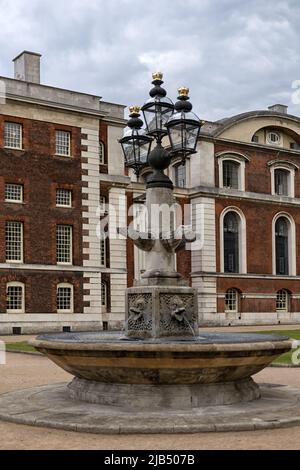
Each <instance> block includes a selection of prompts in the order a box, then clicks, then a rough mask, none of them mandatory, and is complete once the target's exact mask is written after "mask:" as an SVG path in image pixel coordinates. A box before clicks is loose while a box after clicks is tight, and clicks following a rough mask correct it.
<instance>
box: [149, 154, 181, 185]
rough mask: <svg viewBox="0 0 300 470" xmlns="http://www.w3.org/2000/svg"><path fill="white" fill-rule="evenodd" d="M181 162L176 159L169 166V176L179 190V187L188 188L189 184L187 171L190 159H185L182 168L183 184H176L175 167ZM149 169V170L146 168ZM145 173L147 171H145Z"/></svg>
mask: <svg viewBox="0 0 300 470" xmlns="http://www.w3.org/2000/svg"><path fill="white" fill-rule="evenodd" d="M181 164H182V162H181V160H176V161H174V163H173V164H172V166H171V168H170V170H171V171H170V173H169V176H170V177H171V179H172V180H173V182H174V186H175V188H176V189H177V190H179V191H180V190H181V189H186V188H189V184H190V177H189V171H190V160H189V159H187V160H186V161H185V165H184V168H185V186H176V168H177V167H178V166H181ZM148 171H149V170H148ZM145 173H147V172H145Z"/></svg>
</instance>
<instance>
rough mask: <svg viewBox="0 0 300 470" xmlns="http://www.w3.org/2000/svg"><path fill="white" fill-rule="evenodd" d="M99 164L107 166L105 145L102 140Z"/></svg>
mask: <svg viewBox="0 0 300 470" xmlns="http://www.w3.org/2000/svg"><path fill="white" fill-rule="evenodd" d="M99 164H100V165H105V145H104V143H103V142H102V141H101V140H100V142H99Z"/></svg>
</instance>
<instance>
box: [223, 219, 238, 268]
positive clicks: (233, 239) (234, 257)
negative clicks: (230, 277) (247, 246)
mask: <svg viewBox="0 0 300 470" xmlns="http://www.w3.org/2000/svg"><path fill="white" fill-rule="evenodd" d="M239 225H240V218H239V216H238V215H237V214H236V213H235V212H228V213H227V214H226V215H225V217H224V272H225V273H238V272H239V268H240V263H239V242H240V241H239V232H240V230H239Z"/></svg>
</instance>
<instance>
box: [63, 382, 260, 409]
mask: <svg viewBox="0 0 300 470" xmlns="http://www.w3.org/2000/svg"><path fill="white" fill-rule="evenodd" d="M68 390H69V394H70V397H71V398H72V399H73V400H78V401H84V402H88V403H93V404H98V405H103V406H116V407H120V408H125V409H130V408H132V410H145V409H148V410H153V409H157V410H159V409H164V410H168V409H171V410H172V409H173V410H178V409H181V410H188V409H190V410H192V409H193V408H199V407H203V406H218V405H232V404H235V403H240V402H249V401H253V400H256V399H258V398H260V390H259V386H258V385H257V384H256V383H255V382H254V380H253V379H252V378H247V379H243V380H239V381H235V382H223V383H210V384H193V385H177V386H176V387H174V385H138V384H116V383H114V384H112V383H101V382H94V381H91V380H84V379H79V378H77V377H76V378H74V380H73V381H72V382H71V383H70V384H69V385H68Z"/></svg>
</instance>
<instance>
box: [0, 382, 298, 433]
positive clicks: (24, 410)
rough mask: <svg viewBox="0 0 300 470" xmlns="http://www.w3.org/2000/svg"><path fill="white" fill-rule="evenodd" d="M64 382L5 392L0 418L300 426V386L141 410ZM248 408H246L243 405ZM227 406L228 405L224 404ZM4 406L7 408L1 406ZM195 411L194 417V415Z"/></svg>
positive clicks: (112, 428) (201, 427)
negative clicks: (79, 397)
mask: <svg viewBox="0 0 300 470" xmlns="http://www.w3.org/2000/svg"><path fill="white" fill-rule="evenodd" d="M65 386H66V384H55V385H51V386H49V385H48V386H41V387H35V388H30V389H27V390H21V391H18V392H8V393H5V394H3V395H1V396H0V406H1V409H2V412H0V420H3V421H6V422H11V423H15V424H23V425H29V426H37V427H41V428H43V427H44V428H50V429H60V430H65V431H73V432H74V431H75V432H83V433H92V434H196V433H203V432H232V431H257V430H266V429H279V428H288V427H294V426H300V410H299V402H300V389H298V388H292V387H284V388H281V387H278V386H272V385H265V386H262V392H263V398H262V399H263V402H261V401H260V400H255V401H253V402H251V403H248V404H240V405H239V406H237V407H236V406H233V407H232V408H231V407H230V405H229V409H228V408H227V407H224V406H222V407H220V414H219V413H218V414H216V413H215V411H214V409H213V408H212V407H211V410H209V408H207V409H206V411H205V408H204V409H203V410H204V413H203V412H202V411H201V410H200V412H199V411H198V412H197V410H196V411H195V413H187V414H185V412H184V411H183V410H178V413H177V412H173V413H168V412H166V411H164V410H161V411H159V412H151V411H149V410H148V411H147V410H146V411H145V413H137V414H134V413H129V412H128V411H126V410H125V412H124V410H122V409H120V410H119V409H116V408H115V407H108V408H107V407H103V408H102V410H101V407H100V408H99V407H98V405H96V406H95V405H90V404H87V403H83V402H78V401H77V402H76V401H72V400H71V399H70V398H69V397H68V395H67V394H66V390H65V389H64V387H65ZM245 407H246V410H245ZM225 408H227V409H225ZM4 410H5V411H4ZM195 414H196V415H197V416H195Z"/></svg>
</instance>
